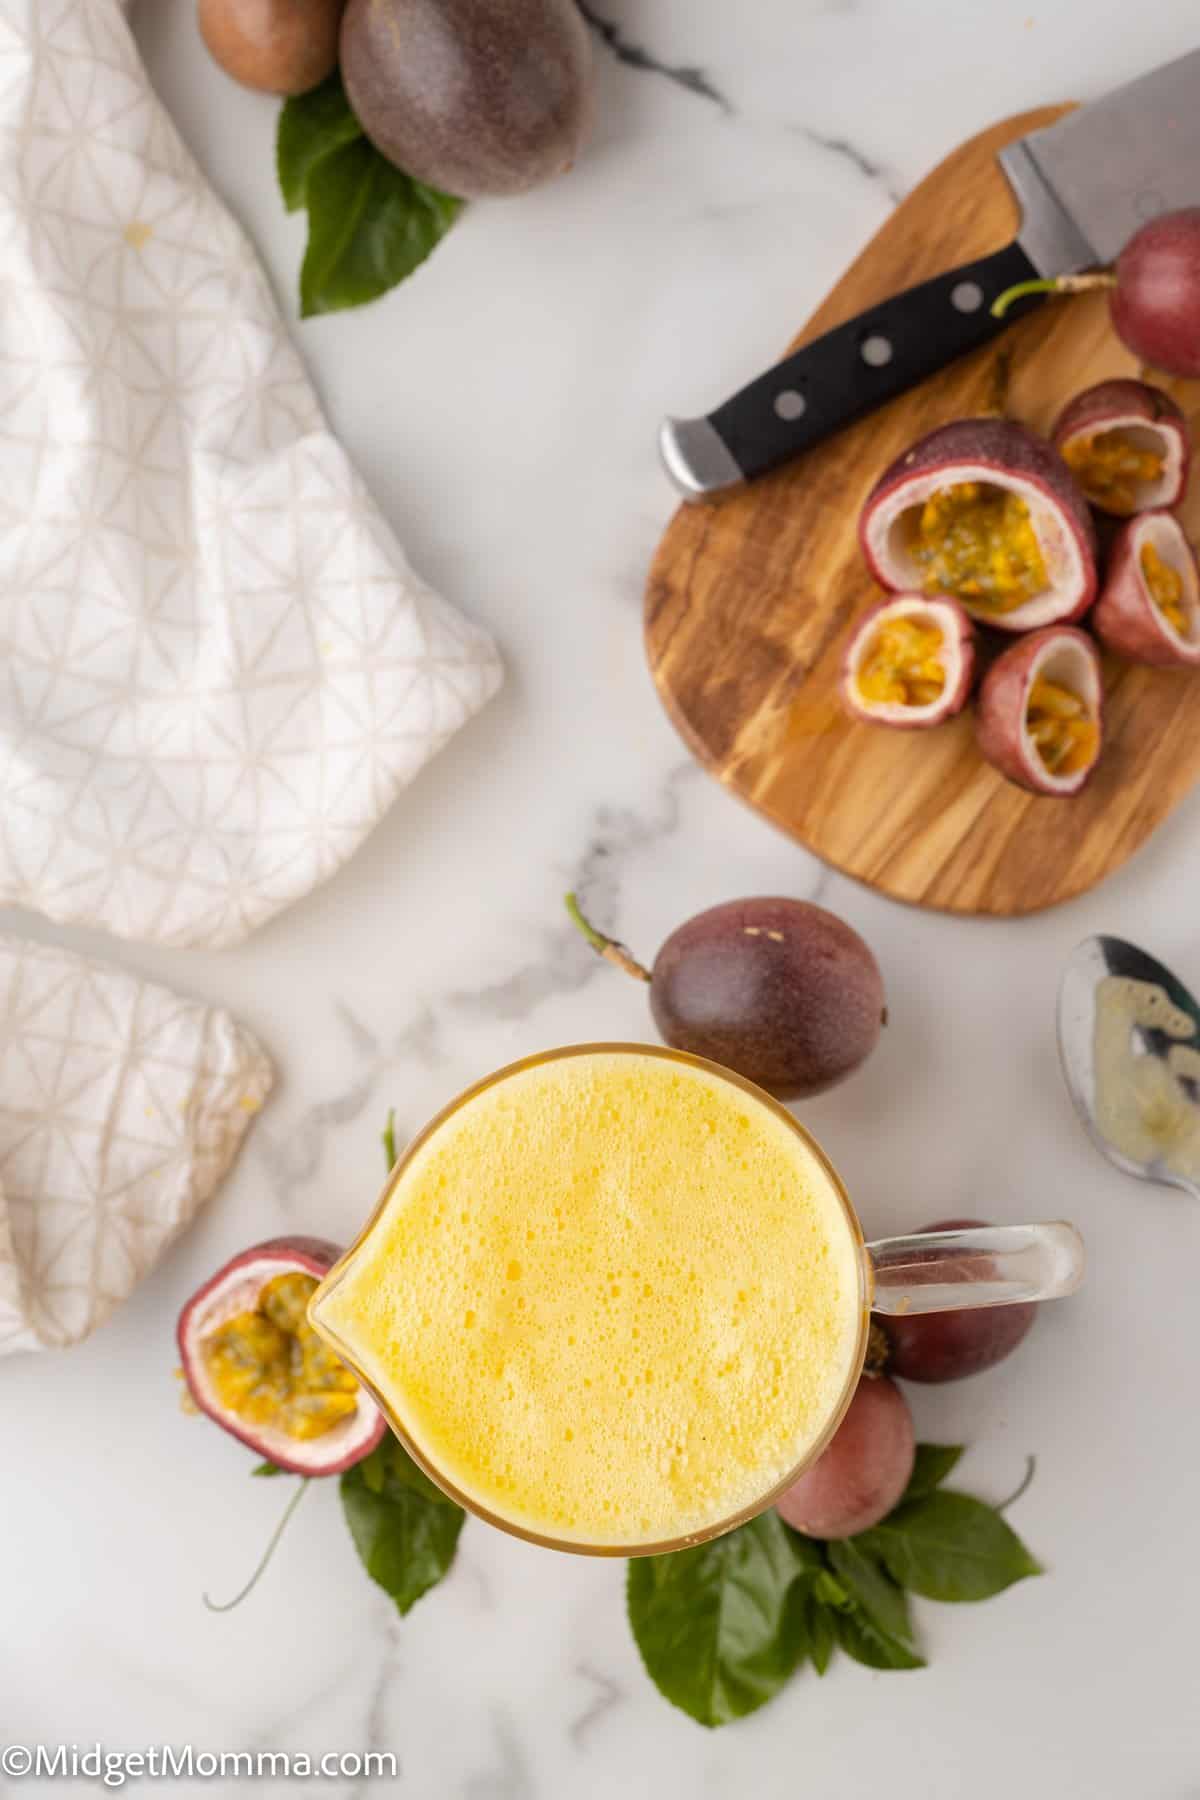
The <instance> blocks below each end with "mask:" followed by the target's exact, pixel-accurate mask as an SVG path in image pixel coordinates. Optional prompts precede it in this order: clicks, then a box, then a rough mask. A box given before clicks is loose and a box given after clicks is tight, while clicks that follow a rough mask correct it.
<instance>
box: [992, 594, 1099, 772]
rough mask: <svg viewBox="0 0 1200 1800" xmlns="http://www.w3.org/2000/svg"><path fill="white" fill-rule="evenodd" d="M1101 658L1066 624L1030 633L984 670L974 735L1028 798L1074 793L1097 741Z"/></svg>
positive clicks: (995, 764)
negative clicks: (1028, 791)
mask: <svg viewBox="0 0 1200 1800" xmlns="http://www.w3.org/2000/svg"><path fill="white" fill-rule="evenodd" d="M1103 711H1104V690H1103V685H1102V682H1101V678H1100V658H1099V655H1098V654H1097V651H1096V646H1095V644H1094V643H1093V642H1092V640H1091V638H1089V637H1087V636H1085V634H1084V633H1083V632H1082V631H1075V630H1073V629H1071V628H1070V627H1069V626H1067V627H1064V626H1058V625H1051V626H1047V627H1046V628H1045V629H1044V630H1042V631H1035V632H1032V633H1030V635H1029V636H1028V637H1024V638H1022V639H1021V640H1020V642H1019V643H1016V644H1014V645H1013V646H1012V648H1011V649H1009V650H1006V651H1005V652H1004V655H1003V656H1001V657H999V658H998V659H997V660H996V661H995V662H994V663H993V664H992V666H991V668H990V669H989V670H988V672H987V675H986V676H985V678H984V682H983V686H982V687H981V689H980V691H979V704H978V709H977V712H976V731H977V735H978V739H979V748H980V750H981V751H982V753H983V755H984V756H985V757H986V758H987V760H988V762H990V763H991V764H992V766H993V767H994V768H996V769H998V770H999V771H1000V773H1001V774H1002V775H1005V776H1007V778H1008V780H1009V781H1015V782H1016V783H1017V784H1018V786H1020V787H1024V788H1028V789H1030V790H1031V791H1032V792H1033V793H1035V794H1054V795H1057V796H1061V797H1064V798H1065V797H1067V796H1069V795H1071V794H1075V793H1078V792H1079V790H1080V788H1082V787H1083V785H1084V783H1085V782H1086V781H1087V780H1088V778H1089V776H1090V775H1091V773H1092V771H1093V769H1094V768H1095V766H1096V763H1097V762H1098V760H1099V757H1100V751H1101V747H1102V744H1103V736H1104V721H1103Z"/></svg>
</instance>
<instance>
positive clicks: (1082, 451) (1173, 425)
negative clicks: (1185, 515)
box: [1052, 380, 1191, 518]
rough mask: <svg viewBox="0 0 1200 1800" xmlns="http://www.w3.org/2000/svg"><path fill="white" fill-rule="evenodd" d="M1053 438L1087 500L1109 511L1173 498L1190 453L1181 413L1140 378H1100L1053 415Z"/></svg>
mask: <svg viewBox="0 0 1200 1800" xmlns="http://www.w3.org/2000/svg"><path fill="white" fill-rule="evenodd" d="M1052 436H1053V440H1054V443H1055V444H1056V445H1057V446H1058V449H1059V450H1060V451H1061V453H1062V456H1063V460H1064V461H1065V462H1066V464H1067V466H1068V468H1070V469H1071V471H1072V473H1073V474H1074V475H1075V477H1076V479H1077V480H1078V482H1079V485H1080V486H1081V488H1082V489H1083V491H1084V493H1085V494H1086V496H1087V498H1088V499H1089V500H1090V501H1091V503H1092V505H1093V506H1095V507H1097V508H1098V509H1099V511H1101V512H1105V513H1110V514H1112V515H1113V516H1114V517H1116V518H1129V517H1130V516H1131V515H1132V514H1134V513H1139V512H1146V511H1149V510H1151V509H1153V508H1158V507H1164V506H1174V505H1176V504H1177V502H1178V501H1179V500H1181V499H1182V497H1183V492H1184V489H1185V487H1186V486H1187V478H1188V467H1189V464H1190V461H1191V444H1190V440H1189V437H1188V427H1187V419H1186V418H1185V416H1184V414H1183V412H1182V410H1181V409H1180V407H1178V406H1177V405H1176V403H1175V401H1174V400H1173V399H1172V398H1171V396H1170V395H1169V394H1166V393H1164V392H1163V390H1162V389H1161V388H1157V387H1152V386H1151V384H1150V383H1149V382H1146V381H1133V380H1119V381H1102V382H1100V383H1098V384H1097V386H1095V387H1091V388H1087V389H1086V390H1085V391H1084V392H1083V393H1082V394H1077V395H1076V397H1075V398H1074V400H1072V401H1071V403H1070V405H1069V406H1067V407H1066V408H1065V409H1064V410H1063V412H1062V413H1061V414H1060V415H1059V417H1058V419H1057V420H1056V422H1055V425H1054V431H1053V433H1052Z"/></svg>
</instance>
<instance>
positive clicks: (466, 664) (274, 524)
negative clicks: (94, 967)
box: [0, 0, 500, 945]
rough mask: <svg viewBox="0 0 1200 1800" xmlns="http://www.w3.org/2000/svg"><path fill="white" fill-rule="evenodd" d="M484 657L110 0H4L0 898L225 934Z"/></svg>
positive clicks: (296, 868) (334, 848)
mask: <svg viewBox="0 0 1200 1800" xmlns="http://www.w3.org/2000/svg"><path fill="white" fill-rule="evenodd" d="M499 681H500V669H499V663H498V660H497V656H496V652H495V649H494V646H493V645H492V643H491V641H490V640H489V638H488V637H487V635H486V634H485V633H484V632H483V631H481V630H480V629H479V628H478V627H476V626H474V625H472V624H470V623H469V622H468V621H467V620H466V619H464V618H463V617H461V616H460V615H459V614H458V613H457V612H456V611H454V610H453V609H452V608H451V607H450V606H448V605H447V604H446V603H445V602H444V601H442V600H441V599H439V598H438V596H437V595H435V594H434V593H432V592H431V591H430V589H429V588H428V587H427V586H425V584H424V583H423V582H422V581H420V580H419V578H418V577H417V576H416V575H414V573H413V572H412V570H411V569H410V568H409V566H408V564H407V562H406V561H405V559H404V555H403V553H402V551H401V549H400V547H399V545H398V544H397V542H396V540H395V538H394V537H393V536H392V534H391V532H390V531H389V529H388V527H387V525H386V524H385V523H384V521H383V519H382V518H381V517H380V515H379V513H378V512H377V510H376V508H375V507H374V505H373V504H372V502H371V500H370V498H369V496H368V495H367V494H366V492H365V491H364V489H363V487H362V484H361V482H360V481H359V480H358V478H357V477H356V475H355V473H354V471H353V469H352V468H351V467H350V465H349V463H348V462H347V460H346V457H345V455H344V453H343V452H342V450H341V449H340V448H339V446H338V444H337V443H336V442H335V440H334V439H333V438H332V437H331V436H330V434H329V432H328V430H327V428H326V426H325V423H324V421H323V419H322V416H321V413H320V409H319V407H318V404H317V401H316V398H315V396H314V394H313V391H312V388H311V386H310V385H309V382H308V380H307V378H306V376H305V374H304V370H303V368H302V366H301V364H300V361H299V358H298V356H297V355H296V352H295V350H294V348H293V347H292V345H291V343H290V341H289V338H288V335H287V333H286V331H285V330H284V328H283V325H282V323H281V321H280V318H279V316H278V314H277V311H276V308H275V305H274V302H273V300H272V297H271V295H270V292H269V289H268V287H267V284H266V281H265V279H264V277H263V274H262V271H261V269H260V268H259V266H258V263H257V261H256V260H255V257H254V254H253V252H252V251H251V249H250V246H249V245H248V243H247V242H246V240H245V238H244V237H243V235H242V233H241V231H240V230H239V229H238V227H237V226H236V225H235V224H234V222H233V220H232V219H231V218H230V217H229V215H228V213H226V211H225V210H224V208H223V207H222V206H221V205H220V203H219V202H218V201H217V200H216V198H215V197H214V195H213V194H212V192H211V191H210V190H209V188H208V187H207V185H206V184H205V182H204V180H203V178H202V177H201V175H200V173H199V172H198V170H197V169H196V167H195V165H194V163H193V162H192V160H191V158H190V156H189V155H188V153H187V151H186V150H185V149H184V147H183V145H182V144H181V142H180V140H179V138H178V136H177V135H176V133H175V131H174V129H173V127H172V125H171V123H170V121H169V119H168V118H167V116H166V114H165V112H164V111H163V109H162V108H161V107H160V106H159V104H158V102H157V101H156V99H155V98H154V95H153V94H152V92H151V90H150V87H149V84H148V82H147V79H146V75H145V72H144V70H143V69H142V67H141V64H140V62H139V59H138V56H137V53H136V50H135V47H134V44H133V41H132V38H131V36H130V32H129V26H128V24H127V22H126V19H125V16H124V13H123V11H122V8H121V6H120V4H118V0H0V900H13V901H18V902H20V903H22V904H24V905H27V906H31V907H34V908H36V909H37V910H38V911H39V912H42V913H45V914H47V915H48V916H50V917H51V918H54V919H58V920H63V921H71V922H76V923H79V922H85V923H88V924H94V925H100V926H103V927H105V928H106V929H107V930H109V931H111V932H115V933H117V934H118V935H120V936H122V937H131V938H139V939H146V940H153V941H156V942H159V943H166V944H207V945H221V944H230V943H235V942H237V941H238V940H239V939H241V938H243V937H244V936H245V935H246V934H247V933H248V932H250V931H252V930H253V929H254V927H255V926H257V925H259V924H261V923H262V922H263V921H264V920H266V919H268V918H270V917H271V916H272V914H274V913H276V912H278V911H279V910H280V909H281V908H282V907H284V906H287V905H288V904H289V903H290V902H291V901H293V900H296V899H298V898H299V897H300V896H301V895H303V894H306V893H307V892H309V890H310V889H311V888H313V887H314V886H315V885H316V884H317V883H318V882H320V881H322V880H323V879H325V877H327V876H328V875H330V874H332V873H333V871H334V870H335V869H337V868H338V867H339V866H340V865H341V864H342V863H343V862H344V861H345V860H346V858H347V857H349V856H350V855H351V854H352V853H353V851H354V850H355V849H356V848H357V846H358V845H359V844H360V843H361V841H362V840H363V838H364V837H365V836H366V835H367V833H368V832H369V831H370V830H371V828H372V826H373V825H374V824H375V823H376V822H377V820H378V819H379V817H380V815H381V814H382V813H383V812H384V811H385V810H386V809H387V807H388V806H389V805H390V804H391V802H392V800H393V799H394V798H395V796H396V794H397V792H398V791H399V790H400V788H402V787H403V786H404V785H405V784H406V783H407V782H408V781H409V780H410V779H411V778H412V776H413V775H415V774H416V772H417V770H418V769H420V768H421V766H422V765H423V764H424V763H425V762H426V761H427V760H428V759H429V757H431V756H432V755H433V754H434V752H435V751H436V750H437V749H438V748H439V747H440V746H441V745H442V744H443V743H444V742H445V741H446V739H447V738H448V737H449V736H450V735H451V734H452V733H453V732H454V731H456V730H457V729H458V727H459V726H460V725H462V724H463V723H464V722H465V721H466V720H467V719H468V718H469V717H470V716H471V715H472V713H474V712H475V711H476V710H477V708H478V707H480V706H481V705H482V704H483V703H484V701H485V700H486V699H487V698H488V697H489V695H491V694H492V693H493V692H494V691H495V689H496V687H497V686H498V685H499Z"/></svg>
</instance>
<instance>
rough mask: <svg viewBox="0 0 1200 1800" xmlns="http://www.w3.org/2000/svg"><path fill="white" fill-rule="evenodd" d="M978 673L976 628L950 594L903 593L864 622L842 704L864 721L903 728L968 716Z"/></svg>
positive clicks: (845, 676) (849, 655)
mask: <svg viewBox="0 0 1200 1800" xmlns="http://www.w3.org/2000/svg"><path fill="white" fill-rule="evenodd" d="M974 668H975V628H974V626H973V625H972V624H971V621H970V619H969V618H968V617H967V615H966V613H965V612H964V611H963V609H962V607H961V606H960V605H959V604H958V601H957V600H951V599H950V598H949V597H948V596H947V595H945V594H938V595H935V596H934V597H932V598H929V599H927V598H926V597H925V595H924V594H896V595H894V596H893V597H892V598H891V599H890V600H883V601H881V602H880V603H879V605H878V606H873V607H872V608H871V610H870V612H868V613H866V614H865V615H864V617H863V618H862V619H861V620H860V621H859V623H858V625H857V627H856V629H855V632H854V636H853V637H852V638H851V640H850V646H849V648H848V650H847V651H846V659H845V662H844V663H843V665H842V700H843V702H844V704H845V706H846V710H847V711H848V712H849V713H851V714H852V715H853V716H854V717H855V718H858V719H869V720H870V721H871V722H872V723H873V724H876V725H892V726H896V727H898V728H900V729H901V730H918V729H920V728H922V727H924V726H928V725H940V724H941V722H942V720H943V719H949V718H952V717H953V716H954V714H955V713H958V712H961V711H962V709H963V707H964V706H965V705H966V702H967V696H968V695H969V693H970V691H971V676H972V673H973V671H974Z"/></svg>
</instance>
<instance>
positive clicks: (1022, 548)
mask: <svg viewBox="0 0 1200 1800" xmlns="http://www.w3.org/2000/svg"><path fill="white" fill-rule="evenodd" d="M909 530H910V533H911V540H910V544H909V550H910V554H911V556H912V559H913V561H914V562H915V563H916V565H917V567H918V569H919V570H920V571H921V573H922V576H923V579H924V585H925V592H926V593H927V594H953V595H954V596H955V597H956V598H957V599H959V600H965V601H968V602H970V603H971V604H972V605H973V606H976V607H978V608H980V609H983V608H988V609H994V610H995V611H996V612H1002V613H1003V612H1011V611H1012V610H1013V609H1014V608H1015V607H1018V606H1023V605H1024V604H1025V602H1026V601H1027V600H1032V599H1034V598H1035V597H1036V595H1038V594H1040V593H1041V592H1042V591H1043V590H1044V588H1045V587H1046V585H1047V575H1046V564H1045V561H1044V559H1043V557H1042V552H1041V546H1040V545H1039V543H1038V540H1037V533H1036V532H1035V530H1034V528H1033V521H1032V519H1031V518H1030V516H1029V508H1028V506H1027V505H1026V504H1025V502H1024V500H1022V499H1021V496H1020V495H1019V494H1014V493H1013V492H1012V491H1011V490H1010V489H1008V488H1002V487H995V486H992V485H991V484H990V483H988V482H981V481H961V482H954V483H952V484H951V486H949V487H945V488H939V489H938V490H937V492H935V493H933V494H931V495H930V497H929V499H928V500H927V501H926V502H925V504H924V506H922V507H921V508H920V509H919V510H918V509H916V508H914V509H913V517H912V519H911V521H910V524H909Z"/></svg>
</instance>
